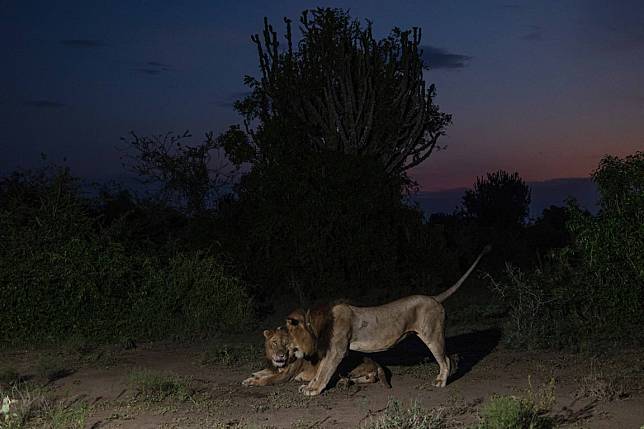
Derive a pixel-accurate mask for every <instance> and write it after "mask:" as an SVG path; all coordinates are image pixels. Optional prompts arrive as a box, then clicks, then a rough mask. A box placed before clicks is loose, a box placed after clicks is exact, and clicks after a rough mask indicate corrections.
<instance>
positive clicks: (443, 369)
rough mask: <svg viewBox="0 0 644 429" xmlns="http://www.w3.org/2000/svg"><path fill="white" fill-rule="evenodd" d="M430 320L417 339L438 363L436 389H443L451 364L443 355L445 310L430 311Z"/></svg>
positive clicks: (419, 331) (418, 332) (419, 332)
mask: <svg viewBox="0 0 644 429" xmlns="http://www.w3.org/2000/svg"><path fill="white" fill-rule="evenodd" d="M432 310H433V311H432V312H431V314H432V315H433V317H432V320H429V321H428V323H426V325H425V326H423V327H422V328H421V329H419V330H418V331H417V334H418V337H419V338H420V339H421V340H422V341H423V342H424V343H425V345H427V347H428V348H429V350H430V351H431V352H432V354H433V355H434V358H435V359H436V362H437V363H438V368H439V371H438V376H437V377H436V383H434V385H435V386H436V387H445V385H446V384H447V377H449V375H450V372H451V366H452V363H451V361H450V359H449V357H447V355H446V354H445V310H443V308H442V307H440V308H438V309H432Z"/></svg>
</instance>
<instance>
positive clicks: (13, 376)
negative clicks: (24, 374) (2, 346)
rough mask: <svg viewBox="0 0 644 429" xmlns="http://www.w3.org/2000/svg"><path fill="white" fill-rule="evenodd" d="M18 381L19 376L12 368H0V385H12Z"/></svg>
mask: <svg viewBox="0 0 644 429" xmlns="http://www.w3.org/2000/svg"><path fill="white" fill-rule="evenodd" d="M18 381H20V374H19V373H18V371H16V369H15V368H14V367H12V366H1V367H0V385H3V384H4V385H13V384H16V383H17V382H18Z"/></svg>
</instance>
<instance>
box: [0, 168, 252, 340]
mask: <svg viewBox="0 0 644 429" xmlns="http://www.w3.org/2000/svg"><path fill="white" fill-rule="evenodd" d="M75 183H76V182H75V179H73V178H72V177H71V176H70V175H69V172H68V171H67V170H60V171H57V172H55V173H52V174H51V175H49V176H46V175H43V174H21V175H14V176H12V177H10V178H7V179H5V180H3V181H2V182H0V201H1V202H2V203H3V205H2V206H1V207H0V297H1V298H0V326H2V327H3V329H2V331H0V344H2V343H9V344H17V343H23V344H24V343H38V342H43V341H56V340H59V339H63V338H68V337H70V336H74V337H80V338H91V339H92V341H113V340H117V341H120V340H124V339H128V340H130V339H131V338H133V337H144V338H160V337H168V336H169V335H172V334H180V333H183V334H193V333H194V334H196V333H209V334H212V333H217V332H219V331H230V330H234V331H239V330H242V329H243V328H245V327H247V325H248V321H249V320H250V318H251V313H252V311H251V305H250V300H249V297H248V294H247V292H246V289H245V287H244V285H243V284H242V283H241V282H240V281H239V280H238V279H237V278H235V277H233V276H230V275H229V274H227V273H226V271H225V270H224V268H223V266H222V265H221V263H220V262H218V260H217V259H216V258H215V257H213V256H209V255H206V254H203V253H196V252H184V253H177V252H175V253H174V254H173V255H171V256H170V257H169V258H165V257H164V256H163V255H155V254H144V253H142V251H140V250H139V251H136V250H133V249H135V247H136V246H129V245H128V244H129V243H125V244H124V243H120V242H117V241H113V240H112V237H111V236H110V235H108V234H107V233H105V232H104V231H102V230H101V229H100V228H99V227H98V226H97V225H96V223H95V222H94V220H93V219H92V218H91V217H90V215H89V214H88V210H87V209H86V207H87V204H86V202H85V201H84V200H83V199H82V198H81V197H80V196H79V195H80V194H79V192H78V189H77V187H76V186H75Z"/></svg>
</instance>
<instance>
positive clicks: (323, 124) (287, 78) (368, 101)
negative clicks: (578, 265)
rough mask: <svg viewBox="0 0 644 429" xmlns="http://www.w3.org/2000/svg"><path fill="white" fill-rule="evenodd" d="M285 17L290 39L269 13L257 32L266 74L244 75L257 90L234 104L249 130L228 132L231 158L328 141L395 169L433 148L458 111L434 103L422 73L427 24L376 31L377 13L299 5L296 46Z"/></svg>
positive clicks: (274, 155) (325, 145)
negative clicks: (381, 34)
mask: <svg viewBox="0 0 644 429" xmlns="http://www.w3.org/2000/svg"><path fill="white" fill-rule="evenodd" d="M285 23H286V34H285V42H286V45H285V46H284V47H282V46H281V45H280V42H279V41H278V36H277V32H276V31H275V30H274V29H273V27H272V25H270V24H269V22H268V20H267V19H266V18H265V19H264V30H263V32H262V35H261V36H260V35H254V36H253V37H252V41H253V42H254V43H255V45H256V47H257V52H258V57H259V66H260V71H261V77H260V78H254V77H251V76H246V77H245V83H246V84H247V85H248V86H249V87H250V88H251V89H252V93H251V94H250V95H249V96H248V97H246V98H245V99H243V100H241V101H238V102H237V103H235V108H236V109H237V111H238V112H240V113H241V114H242V115H243V117H244V120H245V125H246V128H245V129H246V132H247V134H248V137H249V138H243V135H241V134H240V128H239V127H231V129H230V130H229V132H228V133H227V134H226V135H224V136H222V140H221V142H222V144H224V146H225V147H226V148H227V149H228V150H229V151H230V152H231V155H232V158H233V159H237V160H239V161H250V162H254V163H257V162H270V161H271V160H272V161H275V160H276V159H279V157H280V156H281V155H283V154H284V152H285V151H286V152H292V151H301V150H304V151H306V150H311V151H316V152H321V151H325V150H331V151H338V152H342V153H345V154H349V155H357V156H360V157H365V158H371V159H375V160H378V161H379V162H380V163H381V164H382V165H383V168H384V169H385V170H386V172H387V173H388V174H390V175H392V176H396V175H400V174H403V173H404V172H405V171H407V170H408V169H409V168H411V167H413V166H415V165H418V164H420V163H421V162H422V161H424V160H425V159H427V157H429V156H430V155H431V153H432V152H433V150H434V149H435V148H436V147H437V144H438V140H439V138H440V137H441V136H442V135H444V133H445V128H446V127H447V126H448V125H449V123H450V121H451V116H450V115H448V114H445V113H442V112H441V111H440V110H439V107H438V106H437V105H436V104H434V101H433V100H434V96H435V95H436V90H435V87H434V85H430V86H429V87H427V85H426V83H425V80H424V78H423V69H424V66H423V62H422V59H421V52H420V50H419V44H420V40H421V31H420V29H417V28H413V29H412V30H409V31H402V30H400V29H398V28H395V29H393V30H392V32H391V34H390V35H389V36H388V37H386V38H384V39H382V40H376V39H374V37H373V34H372V27H371V23H370V22H367V24H366V26H362V25H361V24H360V22H359V21H357V20H352V19H351V17H350V16H349V15H348V13H346V12H344V11H342V10H338V9H316V10H314V11H311V12H309V11H305V12H304V13H303V14H302V16H301V18H300V29H301V32H302V35H301V38H300V40H299V42H298V43H297V44H296V45H295V46H294V42H293V35H292V31H291V30H292V25H291V21H290V20H289V19H285ZM256 123H257V124H258V125H257V127H255V128H254V129H251V128H250V124H256ZM251 148H252V150H251ZM240 154H243V156H240Z"/></svg>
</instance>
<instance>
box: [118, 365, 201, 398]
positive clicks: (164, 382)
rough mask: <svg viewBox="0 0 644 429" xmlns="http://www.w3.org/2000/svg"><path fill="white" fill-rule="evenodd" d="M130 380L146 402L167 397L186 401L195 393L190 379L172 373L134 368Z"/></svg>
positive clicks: (138, 396)
mask: <svg viewBox="0 0 644 429" xmlns="http://www.w3.org/2000/svg"><path fill="white" fill-rule="evenodd" d="M128 381H129V384H130V386H131V387H132V388H133V389H134V390H135V392H136V396H137V398H138V399H141V400H143V401H146V402H161V401H164V400H166V399H171V400H176V401H180V402H184V401H186V400H188V399H191V398H192V396H193V395H194V393H195V391H194V389H193V388H192V386H191V383H190V380H188V379H186V378H184V377H180V376H178V375H176V374H171V373H160V372H156V371H151V370H146V369H142V370H134V371H132V372H131V373H130V375H129V377H128Z"/></svg>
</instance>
